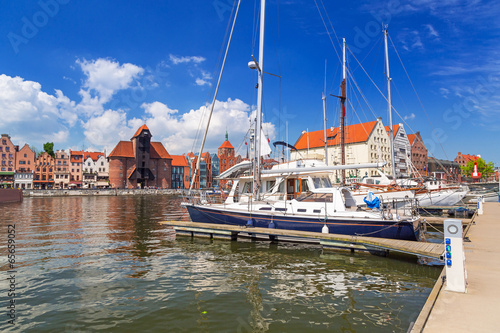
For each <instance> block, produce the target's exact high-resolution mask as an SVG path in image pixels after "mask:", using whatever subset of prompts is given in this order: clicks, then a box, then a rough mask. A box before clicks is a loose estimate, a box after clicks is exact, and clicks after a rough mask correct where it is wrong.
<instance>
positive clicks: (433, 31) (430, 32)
mask: <svg viewBox="0 0 500 333" xmlns="http://www.w3.org/2000/svg"><path fill="white" fill-rule="evenodd" d="M424 26H425V27H426V28H427V29H428V30H429V35H430V36H433V37H438V38H439V34H438V32H437V31H436V29H434V27H433V26H432V25H431V24H425V25H424Z"/></svg>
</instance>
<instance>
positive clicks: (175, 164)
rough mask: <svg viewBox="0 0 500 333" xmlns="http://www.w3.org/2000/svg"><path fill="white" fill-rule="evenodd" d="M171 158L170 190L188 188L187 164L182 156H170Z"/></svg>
mask: <svg viewBox="0 0 500 333" xmlns="http://www.w3.org/2000/svg"><path fill="white" fill-rule="evenodd" d="M170 157H172V188H173V189H184V188H189V163H188V159H187V157H186V156H184V155H170Z"/></svg>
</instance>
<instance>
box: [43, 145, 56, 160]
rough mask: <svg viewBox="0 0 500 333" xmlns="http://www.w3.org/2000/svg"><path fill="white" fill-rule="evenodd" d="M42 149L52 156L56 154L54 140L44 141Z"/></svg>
mask: <svg viewBox="0 0 500 333" xmlns="http://www.w3.org/2000/svg"><path fill="white" fill-rule="evenodd" d="M43 150H44V151H45V152H47V154H49V155H50V156H52V157H56V154H55V153H54V142H46V143H44V144H43Z"/></svg>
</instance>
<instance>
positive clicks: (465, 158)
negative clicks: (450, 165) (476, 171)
mask: <svg viewBox="0 0 500 333" xmlns="http://www.w3.org/2000/svg"><path fill="white" fill-rule="evenodd" d="M478 158H479V156H476V155H468V154H462V153H461V152H458V155H457V157H455V160H454V161H455V162H457V163H458V165H460V166H461V167H464V166H466V165H467V163H469V162H470V161H475V160H477V159H478Z"/></svg>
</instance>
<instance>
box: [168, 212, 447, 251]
mask: <svg viewBox="0 0 500 333" xmlns="http://www.w3.org/2000/svg"><path fill="white" fill-rule="evenodd" d="M160 223H161V224H163V225H167V226H172V227H173V228H174V229H175V231H176V233H177V234H183V235H188V236H191V237H195V236H200V237H208V238H226V239H230V240H237V239H238V237H250V238H257V237H260V238H262V237H264V238H266V239H269V240H272V241H276V240H278V239H282V240H283V239H286V240H292V241H293V240H297V241H307V242H312V243H319V244H321V245H322V246H323V247H324V248H336V249H343V250H351V251H355V250H358V251H368V252H378V253H383V254H388V253H389V252H397V253H404V254H409V255H415V256H419V257H425V258H431V259H442V255H443V252H444V245H443V244H435V243H426V242H412V241H405V240H396V239H387V238H377V237H361V236H349V235H339V234H323V233H317V232H307V231H296V230H284V229H269V228H246V227H241V226H231V225H226V224H211V223H210V224H208V223H198V222H184V221H164V222H160Z"/></svg>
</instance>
